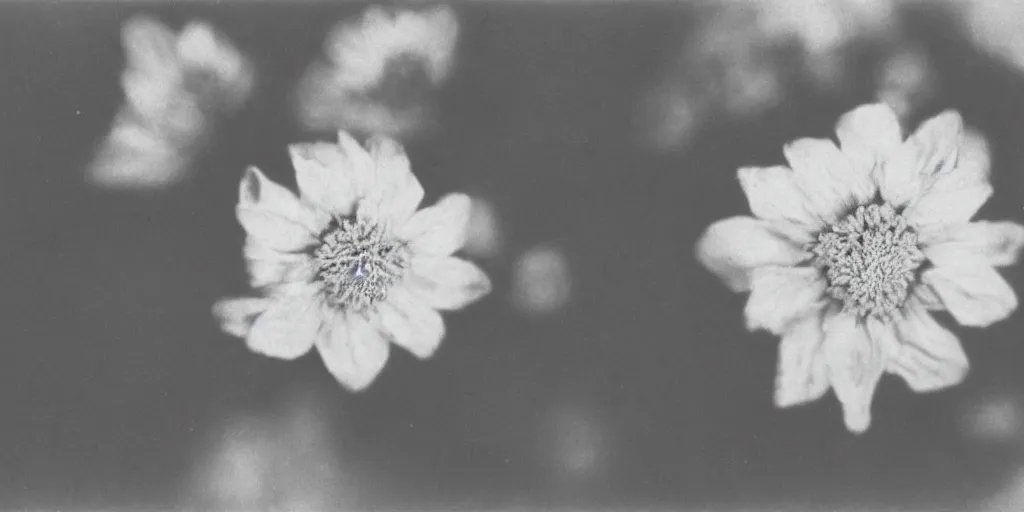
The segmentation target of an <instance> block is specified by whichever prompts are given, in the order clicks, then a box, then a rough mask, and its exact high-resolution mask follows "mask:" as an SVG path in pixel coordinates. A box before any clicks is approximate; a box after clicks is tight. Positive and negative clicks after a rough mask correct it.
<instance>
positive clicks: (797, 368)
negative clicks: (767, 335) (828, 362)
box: [775, 312, 828, 408]
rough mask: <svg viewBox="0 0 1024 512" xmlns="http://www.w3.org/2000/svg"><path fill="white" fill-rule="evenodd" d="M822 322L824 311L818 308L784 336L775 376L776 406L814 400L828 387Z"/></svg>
mask: <svg viewBox="0 0 1024 512" xmlns="http://www.w3.org/2000/svg"><path fill="white" fill-rule="evenodd" d="M821 322H822V316H821V313H820V312H815V313H813V314H810V315H807V316H806V317H804V318H802V319H800V320H798V321H796V322H795V323H794V324H793V327H791V328H790V329H789V330H788V331H786V333H785V334H784V335H783V336H782V341H781V342H780V343H779V360H778V372H777V374H776V376H775V406H776V407H780V408H781V407H792V406H795V405H800V404H804V403H807V402H812V401H814V400H817V399H819V398H821V396H822V395H824V394H825V392H826V391H828V375H827V368H826V367H825V358H824V354H823V353H822V351H821V342H822V340H823V339H824V338H825V334H824V332H823V331H822V330H821Z"/></svg>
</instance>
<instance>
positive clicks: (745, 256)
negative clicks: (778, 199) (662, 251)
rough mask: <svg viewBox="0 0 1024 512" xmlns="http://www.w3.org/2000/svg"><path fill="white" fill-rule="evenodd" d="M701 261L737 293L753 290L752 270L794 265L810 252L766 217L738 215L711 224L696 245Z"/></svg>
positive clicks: (698, 257) (804, 258) (697, 254)
mask: <svg viewBox="0 0 1024 512" xmlns="http://www.w3.org/2000/svg"><path fill="white" fill-rule="evenodd" d="M695 252H696V256H697V260H698V261H700V262H701V264H703V265H704V266H705V267H707V268H708V270H710V271H711V272H713V273H715V274H716V275H717V276H718V277H719V278H721V279H722V280H723V281H725V284H726V286H728V287H729V289H731V290H732V291H734V292H740V291H746V290H749V289H750V278H751V272H752V271H753V270H754V269H756V268H760V267H764V266H792V265H796V264H797V263H800V262H802V261H804V260H806V259H807V258H808V257H809V256H810V254H809V253H808V252H807V251H804V250H803V249H801V248H800V247H798V246H797V245H796V244H794V243H793V242H792V241H790V240H789V239H788V238H786V237H784V236H782V235H780V234H778V233H776V232H774V231H773V230H772V229H771V225H770V224H769V223H768V222H767V221H764V220H761V219H755V218H753V217H745V216H742V217H741V216H737V217H730V218H728V219H722V220H720V221H717V222H715V223H714V224H712V225H711V226H709V227H708V229H707V230H706V231H704V234H703V235H701V238H700V240H699V241H698V242H697V246H696V251H695Z"/></svg>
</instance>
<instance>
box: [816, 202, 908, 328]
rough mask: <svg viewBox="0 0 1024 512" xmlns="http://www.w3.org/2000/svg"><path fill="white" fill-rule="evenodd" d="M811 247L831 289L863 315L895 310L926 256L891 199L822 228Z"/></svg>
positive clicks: (848, 308) (887, 313) (881, 314)
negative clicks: (889, 201) (892, 204)
mask: <svg viewBox="0 0 1024 512" xmlns="http://www.w3.org/2000/svg"><path fill="white" fill-rule="evenodd" d="M809 250H810V251H811V252H812V253H813V254H814V255H815V259H814V264H815V266H817V267H819V268H821V269H823V270H824V271H825V277H826V278H827V279H828V285H829V286H828V288H827V290H828V293H829V294H830V295H831V296H832V297H833V298H835V299H837V300H840V301H842V302H843V309H844V310H845V311H848V312H852V313H855V314H857V315H859V316H861V317H866V316H869V315H873V316H876V317H879V318H889V317H890V316H891V315H892V314H893V313H894V312H896V311H897V310H898V309H899V308H900V307H901V306H902V305H903V303H904V302H905V301H906V300H907V296H908V295H909V293H910V287H911V285H912V284H913V283H914V280H915V275H914V273H915V271H916V270H917V269H918V267H920V266H921V263H922V262H924V259H925V258H924V254H923V253H922V252H921V250H920V249H919V248H918V246H917V233H916V232H915V231H914V229H913V228H911V227H910V226H908V225H907V220H906V219H905V218H903V216H902V215H900V214H899V213H896V210H895V209H893V207H892V206H891V205H889V204H888V203H885V204H871V205H866V206H860V207H858V208H857V211H855V212H853V213H851V214H850V215H848V216H846V218H844V219H843V220H841V221H839V222H837V223H836V224H835V225H833V226H831V227H829V228H827V229H825V230H824V231H822V232H821V233H820V234H819V235H818V241H817V242H813V243H812V244H811V246H810V248H809Z"/></svg>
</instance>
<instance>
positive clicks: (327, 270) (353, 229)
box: [313, 219, 409, 311]
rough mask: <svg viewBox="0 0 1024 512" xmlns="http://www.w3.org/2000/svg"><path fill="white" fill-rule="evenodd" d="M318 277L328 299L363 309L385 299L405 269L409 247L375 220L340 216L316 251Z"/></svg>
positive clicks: (322, 238)
mask: <svg viewBox="0 0 1024 512" xmlns="http://www.w3.org/2000/svg"><path fill="white" fill-rule="evenodd" d="M313 256H314V258H315V259H316V263H317V270H316V279H317V280H318V281H319V282H320V284H321V285H322V287H323V291H324V295H325V297H326V298H327V302H328V303H330V304H331V305H333V306H336V307H338V308H341V309H346V310H351V311H363V310H365V309H367V308H369V307H370V306H373V305H374V304H376V303H378V302H380V301H381V300H384V298H385V297H387V293H388V289H390V288H391V286H392V285H394V284H395V283H396V282H398V280H399V279H401V277H402V275H403V274H404V272H405V269H406V267H408V263H409V261H408V260H409V251H408V248H407V247H406V246H405V244H403V243H401V242H398V241H395V240H392V239H391V238H390V237H388V236H387V235H386V233H385V232H384V230H383V229H381V227H380V226H378V225H377V224H375V223H372V222H366V221H358V220H354V219H339V220H337V221H336V222H335V223H334V224H332V227H331V228H330V229H329V230H328V231H327V232H326V233H325V234H324V235H323V236H322V237H321V244H320V247H318V248H317V249H316V250H315V251H314V252H313Z"/></svg>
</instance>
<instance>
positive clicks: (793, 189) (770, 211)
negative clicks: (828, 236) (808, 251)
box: [736, 167, 825, 243]
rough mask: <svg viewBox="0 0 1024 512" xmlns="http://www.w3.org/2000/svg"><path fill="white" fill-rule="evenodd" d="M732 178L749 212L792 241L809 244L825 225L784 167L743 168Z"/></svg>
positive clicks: (793, 177) (794, 177)
mask: <svg viewBox="0 0 1024 512" xmlns="http://www.w3.org/2000/svg"><path fill="white" fill-rule="evenodd" d="M736 174H737V177H738V178H739V180H740V187H742V188H743V192H744V193H745V194H746V195H747V201H748V202H749V203H750V212H751V213H753V214H754V216H755V217H758V218H760V219H764V220H767V221H770V222H771V223H772V224H773V225H774V226H775V227H776V229H778V230H780V231H782V232H784V233H785V234H786V235H787V236H790V237H791V238H793V239H794V240H795V241H797V242H801V243H806V242H810V241H812V240H813V236H812V233H814V232H817V231H819V230H821V229H822V228H824V227H825V222H824V221H823V220H822V219H821V218H820V217H818V216H816V215H815V214H814V213H812V211H811V206H810V203H809V202H808V200H807V197H806V196H805V195H804V193H803V192H802V191H801V190H800V187H799V186H798V185H797V183H796V175H795V174H793V171H791V170H789V169H787V168H785V167H744V168H742V169H740V170H739V171H737V173H736Z"/></svg>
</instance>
